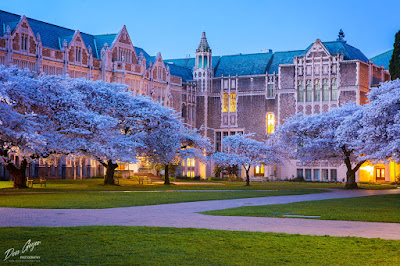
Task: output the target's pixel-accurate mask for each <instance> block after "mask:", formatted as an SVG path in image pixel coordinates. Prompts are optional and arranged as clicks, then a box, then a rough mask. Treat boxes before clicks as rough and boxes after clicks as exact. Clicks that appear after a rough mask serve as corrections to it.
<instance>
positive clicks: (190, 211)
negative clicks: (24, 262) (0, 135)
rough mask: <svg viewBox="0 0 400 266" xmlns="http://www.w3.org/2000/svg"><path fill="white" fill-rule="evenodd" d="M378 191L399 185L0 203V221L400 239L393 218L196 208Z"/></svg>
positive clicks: (4, 223) (9, 224)
mask: <svg viewBox="0 0 400 266" xmlns="http://www.w3.org/2000/svg"><path fill="white" fill-rule="evenodd" d="M382 194H400V189H392V190H373V191H371V190H369V191H368V190H356V191H346V190H334V191H332V192H326V193H318V194H306V195H292V196H272V197H259V198H247V199H233V200H212V201H198V202H185V203H174V204H162V205H152V206H138V207H123V208H110V209H23V208H4V207H2V208H0V226H1V227H16V226H44V227H67V226H87V225H118V226H159V227H177V228H204V229H219V230H233V231H257V232H276V233H288V234H302V235H330V236H357V237H365V238H382V239H400V224H397V223H376V222H373V223H372V222H355V221H332V220H330V221H329V220H312V219H298V218H268V217H234V216H211V215H204V214H199V213H197V212H203V211H210V210H220V209H227V208H235V207H241V206H255V205H270V204H284V203H292V202H300V201H311V200H324V199H337V198H351V197H361V196H370V195H382Z"/></svg>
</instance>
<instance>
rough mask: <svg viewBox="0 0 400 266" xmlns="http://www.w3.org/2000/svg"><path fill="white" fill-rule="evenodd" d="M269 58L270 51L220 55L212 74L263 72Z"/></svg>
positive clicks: (251, 73) (226, 74)
mask: <svg viewBox="0 0 400 266" xmlns="http://www.w3.org/2000/svg"><path fill="white" fill-rule="evenodd" d="M271 58H272V53H258V54H238V55H225V56H221V57H220V59H219V62H218V64H217V67H216V68H215V69H214V76H216V77H221V76H229V75H231V76H236V75H239V76H244V75H258V74H265V73H266V71H267V70H268V64H269V61H270V60H271Z"/></svg>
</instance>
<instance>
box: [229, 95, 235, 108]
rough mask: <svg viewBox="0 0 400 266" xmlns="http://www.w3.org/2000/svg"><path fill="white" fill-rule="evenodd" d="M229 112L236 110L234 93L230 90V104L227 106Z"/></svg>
mask: <svg viewBox="0 0 400 266" xmlns="http://www.w3.org/2000/svg"><path fill="white" fill-rule="evenodd" d="M229 111H230V112H233V113H234V112H236V93H234V92H231V104H230V106H229Z"/></svg>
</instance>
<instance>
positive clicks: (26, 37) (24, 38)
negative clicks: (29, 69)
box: [21, 33, 29, 51]
mask: <svg viewBox="0 0 400 266" xmlns="http://www.w3.org/2000/svg"><path fill="white" fill-rule="evenodd" d="M28 40H29V35H28V34H24V33H22V34H21V50H22V51H28V44H29V42H28Z"/></svg>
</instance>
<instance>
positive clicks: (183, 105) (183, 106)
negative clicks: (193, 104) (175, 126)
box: [182, 104, 186, 117]
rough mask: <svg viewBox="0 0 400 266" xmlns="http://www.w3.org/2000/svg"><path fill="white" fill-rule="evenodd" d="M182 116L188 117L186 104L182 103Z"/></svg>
mask: <svg viewBox="0 0 400 266" xmlns="http://www.w3.org/2000/svg"><path fill="white" fill-rule="evenodd" d="M182 117H186V105H185V104H182Z"/></svg>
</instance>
